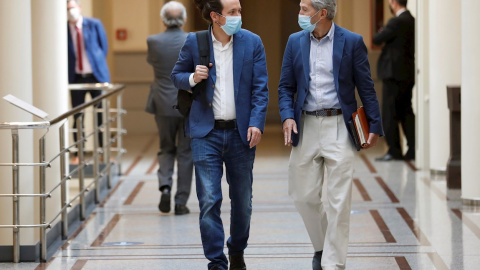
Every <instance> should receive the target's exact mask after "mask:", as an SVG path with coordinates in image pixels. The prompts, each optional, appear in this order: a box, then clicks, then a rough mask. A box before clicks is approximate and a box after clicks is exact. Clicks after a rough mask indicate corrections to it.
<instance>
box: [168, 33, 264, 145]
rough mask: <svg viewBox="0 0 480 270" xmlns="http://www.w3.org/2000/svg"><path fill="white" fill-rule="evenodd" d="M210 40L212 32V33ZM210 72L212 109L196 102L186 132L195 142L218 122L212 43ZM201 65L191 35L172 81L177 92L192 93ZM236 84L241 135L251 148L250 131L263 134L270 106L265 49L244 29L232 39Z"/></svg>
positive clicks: (208, 97)
mask: <svg viewBox="0 0 480 270" xmlns="http://www.w3.org/2000/svg"><path fill="white" fill-rule="evenodd" d="M209 33H210V36H211V30H209ZM210 62H211V63H213V67H211V68H210V71H209V75H208V81H207V89H206V91H207V100H208V103H209V106H202V104H201V103H200V101H197V100H194V101H193V104H192V108H191V111H190V115H189V117H188V121H187V125H186V126H187V127H186V132H187V134H189V135H190V137H192V138H203V137H205V136H206V135H207V134H208V133H210V131H211V130H212V129H213V126H214V124H215V118H214V115H213V108H212V101H213V91H214V86H215V83H216V69H215V58H214V52H213V45H212V41H211V39H210ZM199 64H200V56H199V53H198V44H197V36H196V35H195V33H190V34H189V35H188V36H187V40H186V41H185V44H184V45H183V48H182V50H181V51H180V55H179V59H178V61H177V63H176V65H175V67H174V68H173V71H172V74H171V78H172V81H173V84H174V85H175V87H176V88H177V89H184V90H188V89H191V88H192V87H190V82H189V78H190V75H191V74H192V73H193V72H194V71H195V67H196V66H197V65H199ZM233 76H234V77H233V84H234V93H235V94H234V95H235V108H236V114H237V125H238V131H239V132H240V137H241V138H242V141H243V142H244V143H245V144H246V145H248V144H249V143H248V141H247V132H248V128H249V127H257V128H259V129H260V130H261V131H262V132H263V130H264V128H265V118H266V113H267V105H268V74H267V63H266V59H265V49H264V47H263V44H262V40H261V39H260V37H259V36H257V35H256V34H254V33H252V32H250V31H247V30H244V29H241V30H240V31H239V32H238V33H237V34H235V35H234V36H233Z"/></svg>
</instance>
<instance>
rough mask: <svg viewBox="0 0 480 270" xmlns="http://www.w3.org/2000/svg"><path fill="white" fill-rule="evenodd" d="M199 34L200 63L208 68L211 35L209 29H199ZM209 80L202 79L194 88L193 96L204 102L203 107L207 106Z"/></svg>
mask: <svg viewBox="0 0 480 270" xmlns="http://www.w3.org/2000/svg"><path fill="white" fill-rule="evenodd" d="M196 36H197V44H198V54H199V55H200V64H201V65H204V66H206V67H208V68H210V67H209V64H210V37H209V31H208V30H204V31H199V32H197V33H196ZM206 89H207V82H206V80H202V81H201V82H199V83H198V84H197V85H196V86H195V87H194V88H193V96H194V98H196V97H199V98H200V102H201V103H202V105H203V107H204V108H205V107H206V106H207V103H208V102H207V94H206V92H207V91H206Z"/></svg>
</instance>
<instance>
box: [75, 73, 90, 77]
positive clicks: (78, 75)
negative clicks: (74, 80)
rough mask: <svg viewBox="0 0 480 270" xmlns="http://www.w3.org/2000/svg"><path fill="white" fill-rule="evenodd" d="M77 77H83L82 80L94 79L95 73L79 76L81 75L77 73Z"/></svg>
mask: <svg viewBox="0 0 480 270" xmlns="http://www.w3.org/2000/svg"><path fill="white" fill-rule="evenodd" d="M76 76H77V77H82V78H92V77H93V73H86V74H79V73H77V74H76Z"/></svg>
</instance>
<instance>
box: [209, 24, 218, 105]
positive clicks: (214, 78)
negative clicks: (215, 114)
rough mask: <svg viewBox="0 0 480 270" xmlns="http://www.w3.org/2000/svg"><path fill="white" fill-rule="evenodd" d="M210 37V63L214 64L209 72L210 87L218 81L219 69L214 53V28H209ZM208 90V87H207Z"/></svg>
mask: <svg viewBox="0 0 480 270" xmlns="http://www.w3.org/2000/svg"><path fill="white" fill-rule="evenodd" d="M208 37H209V38H210V39H209V41H210V42H209V43H210V44H209V45H210V63H212V64H213V66H212V67H211V68H210V70H209V72H208V75H209V76H208V77H209V78H210V80H211V83H210V85H215V82H216V81H217V69H216V68H215V54H214V51H213V41H212V27H211V26H210V27H209V28H208ZM207 89H208V87H207ZM212 97H213V90H212Z"/></svg>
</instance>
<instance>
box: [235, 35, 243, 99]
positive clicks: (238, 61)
mask: <svg viewBox="0 0 480 270" xmlns="http://www.w3.org/2000/svg"><path fill="white" fill-rule="evenodd" d="M244 55H245V46H244V40H243V34H242V32H238V33H237V34H235V35H234V36H233V89H234V92H235V97H237V93H238V89H239V86H240V75H241V74H242V70H243V56H244Z"/></svg>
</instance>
